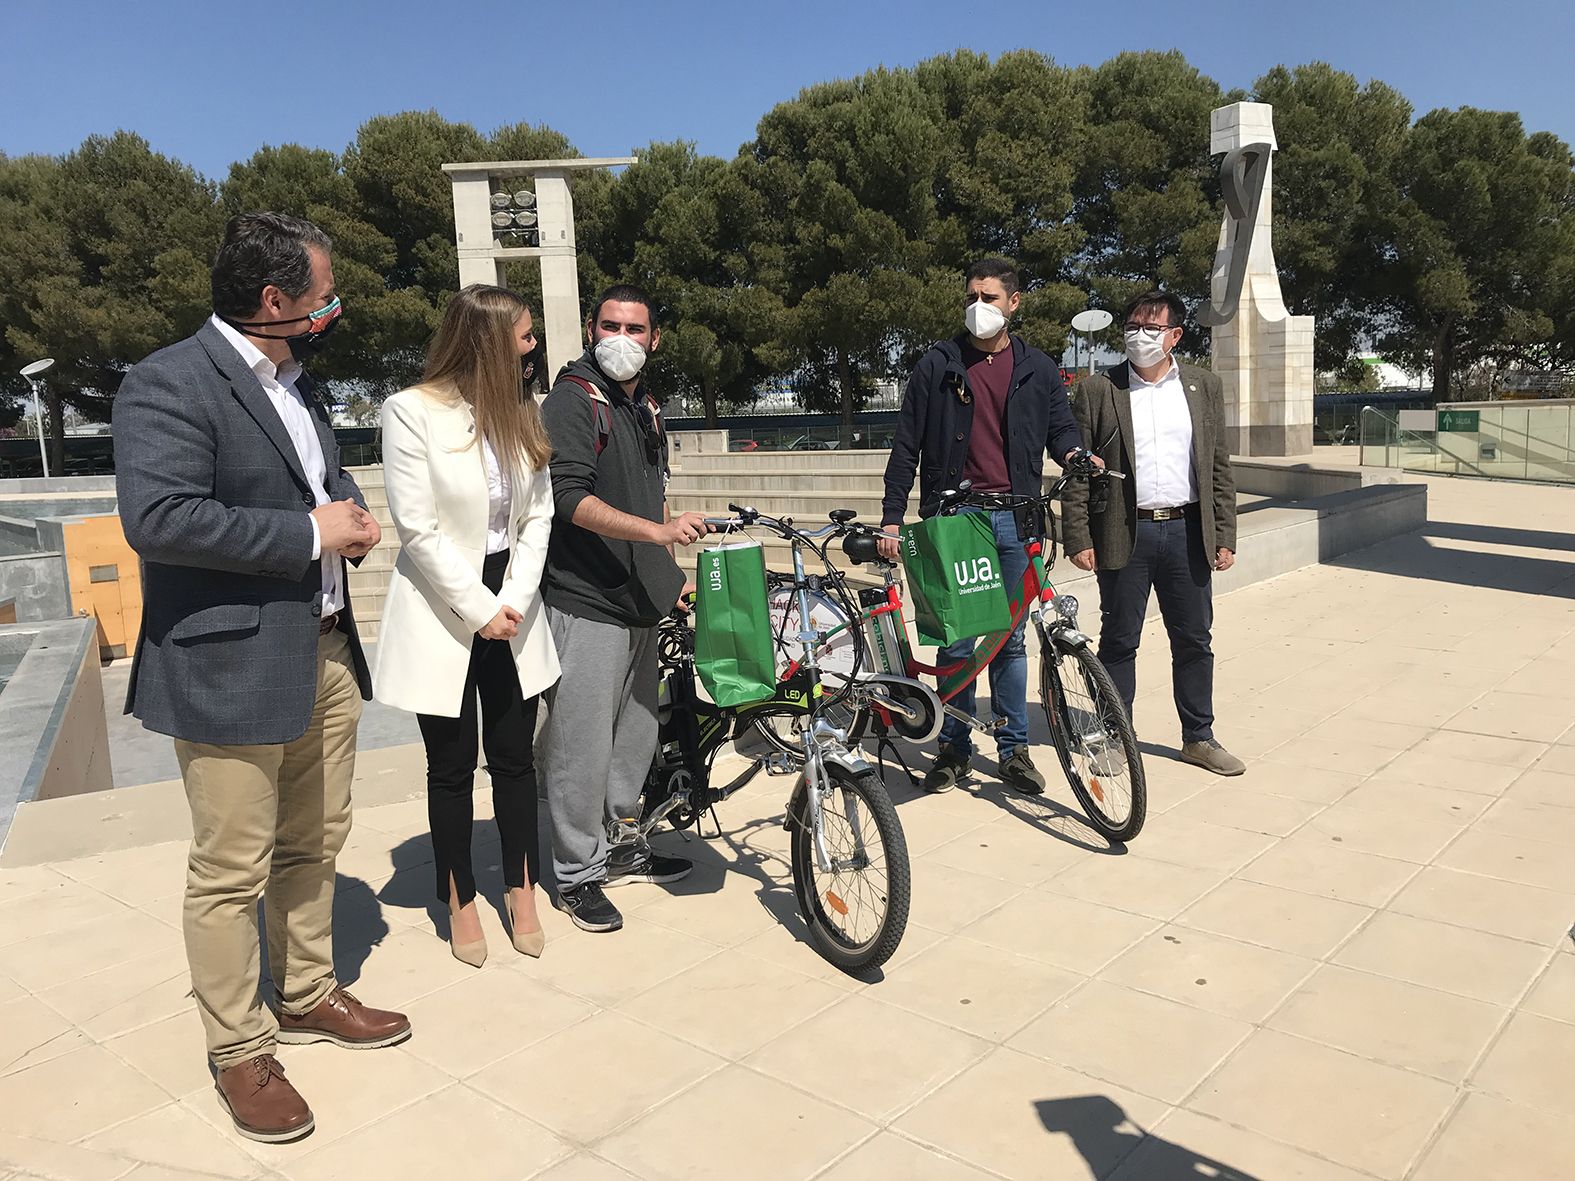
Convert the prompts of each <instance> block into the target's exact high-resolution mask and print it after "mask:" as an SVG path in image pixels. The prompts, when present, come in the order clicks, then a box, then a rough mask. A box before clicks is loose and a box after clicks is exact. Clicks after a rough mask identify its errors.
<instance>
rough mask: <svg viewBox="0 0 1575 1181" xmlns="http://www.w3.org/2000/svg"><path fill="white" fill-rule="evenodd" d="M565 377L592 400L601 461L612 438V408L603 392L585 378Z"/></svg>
mask: <svg viewBox="0 0 1575 1181" xmlns="http://www.w3.org/2000/svg"><path fill="white" fill-rule="evenodd" d="M563 376H564V378H565V379H566V380H568V381H572V382H573V383H574V384H575V385H577V386H579V387H580V388H581V389H582V390H584V391H585V396H586V397H587V398H589V399H590V402H591V418H592V419H593V420H594V421H595V423H596V458H598V459H600V458H601V455H602V452H603V451H605V450H606V449H607V440H608V439H610V438H612V406H611V405H609V404H608V401H607V399H606V398H605V397H604V396H603V395H602V393H601V391H600V390H598V389H597V388H596V387H595V386H593V385H592V384H591V383H590V382H588V381H586V380H585V379H584V378H583V377H576V376H575V375H574V374H572V373H565V374H564V375H563Z"/></svg>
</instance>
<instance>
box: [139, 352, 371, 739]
mask: <svg viewBox="0 0 1575 1181" xmlns="http://www.w3.org/2000/svg"><path fill="white" fill-rule="evenodd" d="M296 388H297V389H298V390H299V391H300V392H301V394H302V395H303V397H304V398H305V399H306V403H307V406H308V407H309V408H310V409H311V412H312V416H313V418H314V419H315V420H316V424H317V438H318V442H319V443H320V444H321V445H322V449H323V458H324V460H325V466H326V468H327V480H326V488H327V492H328V496H329V498H330V499H331V500H343V499H344V498H345V497H351V498H353V499H354V500H355V501H356V502H357V503H359V504H361V505H362V507H365V504H366V501H365V499H364V498H363V497H362V495H361V491H360V489H359V488H357V487H356V483H355V481H354V480H353V479H352V478H351V476H350V474H349V473H348V472H346V471H345V470H344V469H343V468H342V467H341V466H340V460H339V446H338V444H337V443H336V442H335V441H334V432H333V428H332V425H331V423H330V421H329V417H328V411H327V409H326V407H324V406H323V404H322V402H321V401H320V400H319V399H318V398H317V396H316V392H315V390H316V387H315V384H314V383H313V382H312V381H311V379H310V378H308V377H307V376H306V375H304V374H303V375H302V376H301V377H300V378H299V379H298V380H297V383H296ZM114 437H115V490H116V494H117V496H118V498H119V502H120V521H121V526H122V528H124V530H125V533H126V540H127V541H128V542H130V544H131V547H132V549H134V550H136V551H137V554H138V555H139V556H140V557H141V559H142V629H141V634H140V635H139V636H138V638H137V647H136V653H135V656H134V658H133V661H132V666H131V683H130V688H129V689H128V691H127V694H126V712H127V713H132V714H135V715H136V716H137V717H138V718H140V719H141V720H142V724H143V725H144V726H146V727H147V728H148V729H150V730H153V731H156V732H158V733H161V734H169V735H171V736H173V737H175V738H183V739H186V740H187V741H190V742H202V743H214V744H218V745H227V746H229V745H254V744H255V745H262V744H276V743H283V742H292V741H294V740H295V739H297V738H299V737H300V736H301V735H302V734H304V733H305V732H306V727H307V725H308V723H309V722H310V721H311V717H312V710H313V708H314V707H315V705H316V701H317V645H318V625H319V623H320V620H321V616H322V606H321V602H320V597H321V592H322V573H321V570H322V566H321V563H320V561H318V560H316V559H314V558H313V557H312V523H311V520H310V519H309V514H310V513H311V510H312V507H313V505H314V504H315V498H314V497H313V495H312V490H311V485H310V484H309V483H308V482H307V478H306V473H305V472H304V471H303V470H302V468H301V461H300V458H299V457H298V456H297V455H296V451H295V447H294V445H293V444H292V443H291V441H290V436H289V434H288V432H287V431H286V430H285V426H284V422H283V420H282V419H281V418H280V417H279V413H278V411H277V410H275V409H274V406H273V403H272V402H270V401H269V400H268V395H267V393H266V392H265V391H264V390H263V387H262V383H261V382H259V381H258V380H257V376H256V374H254V373H253V372H252V371H251V369H249V368H248V367H247V365H246V364H245V362H244V361H242V359H241V357H240V354H238V353H237V352H236V351H235V349H234V347H233V346H232V345H231V344H230V343H229V342H228V341H227V340H225V339H224V336H223V335H222V334H221V333H220V332H219V330H218V329H217V328H215V327H214V326H213V324H212V323H211V322H210V323H206V324H204V325H203V326H202V328H201V329H199V330H198V332H197V334H196V335H195V336H191V337H188V338H187V339H185V340H183V341H180V342H179V343H178V344H173V345H170V346H169V347H168V348H165V349H161V350H159V351H158V352H156V353H154V354H153V355H152V356H151V357H148V358H147V359H146V360H144V361H142V362H141V363H139V364H138V365H136V366H134V367H133V368H132V370H131V372H129V373H128V374H126V377H125V380H123V381H122V382H121V386H120V391H119V392H118V393H117V394H116V395H115V412H114ZM347 583H348V580H347ZM339 627H340V628H341V629H343V630H344V631H345V633H346V634H347V635H348V637H349V640H350V651H351V655H352V658H353V660H354V664H355V671H356V677H357V679H358V681H359V682H360V686H361V695H362V696H363V697H366V698H370V696H371V688H372V684H371V676H370V675H369V673H368V670H367V664H366V659H365V657H364V656H363V654H362V652H361V642H360V638H359V636H358V634H357V632H356V625H355V615H354V612H353V610H352V609H351V603H350V590H349V586H348V585H346V587H345V609H344V611H342V612H341V613H340V620H339Z"/></svg>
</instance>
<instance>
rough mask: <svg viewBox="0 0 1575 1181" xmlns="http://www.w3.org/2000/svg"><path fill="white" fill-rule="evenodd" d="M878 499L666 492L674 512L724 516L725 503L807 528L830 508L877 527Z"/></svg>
mask: <svg viewBox="0 0 1575 1181" xmlns="http://www.w3.org/2000/svg"><path fill="white" fill-rule="evenodd" d="M880 502H881V498H880V495H879V493H875V492H866V493H859V492H856V491H845V492H771V491H768V490H765V489H735V490H733V491H726V492H724V491H721V490H715V491H713V490H709V489H693V490H689V489H669V490H668V503H669V504H670V505H671V507H672V509H673V511H674V512H702V513H705V514H707V515H708V516H726V515H727V506H728V504H729V503H732V504H738V505H745V506H748V507H750V508H756V509H759V510H760V511H761V512H762V513H765V514H766V515H767V516H770V517H782V516H788V517H792V518H793V519H794V520H795V521H796V522H798V523H799V524H801V525H804V526H807V527H809V528H814V529H818V528H819V527H820V526H822V525H824V524H825V523H826V522H827V521H828V520H829V514H830V512H831V510H832V509H839V508H847V509H853V510H854V511H855V512H857V513H858V514H859V515H858V518H857V519H858V520H860V521H864V522H867V523H868V524H871V525H878V524H880V513H881V504H880Z"/></svg>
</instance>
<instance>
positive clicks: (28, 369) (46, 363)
mask: <svg viewBox="0 0 1575 1181" xmlns="http://www.w3.org/2000/svg"><path fill="white" fill-rule="evenodd" d="M54 363H55V359H54V358H53V357H45V358H44V359H43V360H42V361H34V362H33V363H32V364H31V365H23V366H22V376H23V377H25V378H27V384H28V385H29V386H31V387H32V389H33V421H34V422H36V423H37V424H38V458H39V460H40V461H41V462H42V463H43V465H44V479H46V480H47V479H49V454H48V452H46V451H45V450H44V411H43V408H42V405H41V404H40V402H39V400H38V382H37V381H36V380H35V378H37V377H38V375H39V374H40V373H42V372H43V371H44V370H46V369H48V368H49V367H50V366H51V365H53V364H54Z"/></svg>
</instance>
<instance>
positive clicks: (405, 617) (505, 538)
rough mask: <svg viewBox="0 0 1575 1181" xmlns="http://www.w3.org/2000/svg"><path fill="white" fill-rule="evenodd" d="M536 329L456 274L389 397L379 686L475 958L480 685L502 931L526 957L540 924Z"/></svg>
mask: <svg viewBox="0 0 1575 1181" xmlns="http://www.w3.org/2000/svg"><path fill="white" fill-rule="evenodd" d="M535 346H536V337H535V332H534V329H533V324H532V321H531V314H530V309H529V307H528V306H527V305H526V303H525V301H524V300H523V299H521V298H520V297H519V296H518V295H515V294H514V293H513V292H512V291H506V290H504V289H503V288H501V287H486V286H481V285H476V286H471V287H467V288H465V289H464V290H463V291H461V292H460V293H459V294H458V295H457V296H455V297H454V299H453V300H452V301H451V302H450V303H449V305H448V309H447V311H446V313H445V314H444V316H443V323H442V326H441V327H440V328H439V329H438V332H437V336H436V337H435V338H434V340H433V342H432V347H431V349H430V350H429V351H428V354H427V365H426V372H425V374H424V375H423V377H422V382H421V384H420V385H418V386H416V387H414V388H412V389H408V390H401V391H400V392H399V393H397V394H395V395H394V396H393V397H391V398H389V399H388V400H387V401H386V402H384V403H383V478H384V480H385V481H386V483H387V487H388V508H389V512H390V514H391V515H392V516H393V518H394V527H395V528H396V529H397V530H398V533H399V542H400V546H401V547H402V548H401V549H400V553H399V558H398V560H397V562H396V563H395V566H394V574H393V579H392V581H391V582H390V583H389V587H388V600H387V602H386V603H385V605H384V607H383V623H382V628H381V630H380V631H379V634H378V642H377V652H376V658H375V660H374V663H373V670H372V691H373V695H374V696H375V697H376V698H377V700H379V701H383V702H386V703H388V704H389V705H392V706H396V707H397V708H399V709H407V710H410V711H412V712H413V713H415V714H416V715H417V721H418V722H419V723H420V725H421V737H422V740H423V741H424V742H425V744H426V748H427V814H428V817H429V819H430V821H431V826H432V849H433V852H434V854H435V855H436V861H437V867H436V868H437V896H438V900H439V901H440V902H442V903H444V904H446V905H447V906H448V909H449V918H450V933H449V946H450V948H451V950H452V951H453V954H454V956H455V958H457V959H459V960H462V961H463V962H465V963H467V964H470V965H472V966H474V967H478V968H479V967H480V966H481V965H482V963H483V962H484V961H485V960H486V957H487V944H486V939H485V937H484V936H483V934H482V930H481V919H480V915H479V914H478V913H477V910H476V902H475V898H476V881H475V876H474V875H473V873H472V871H471V861H470V843H471V828H472V815H473V811H472V807H471V787H472V782H473V780H474V777H475V770H476V756H477V741H476V715H477V700H478V698H479V700H480V714H481V731H482V737H481V743H482V745H483V746H484V747H485V750H486V756H487V771H488V774H489V775H490V776H491V778H492V799H493V808H494V812H495V815H496V817H497V825H498V835H499V836H500V838H501V839H502V854H503V881H504V884H505V886H506V887H507V896H506V898H505V909H506V912H507V914H508V916H509V925H510V936H511V940H512V942H513V944H514V946H515V948H516V949H517V950H519V951H521V952H523V953H525V954H526V955H532V956H536V955H540V954H541V950H542V946H543V944H544V943H545V941H546V937H545V936H544V935H543V933H542V927H541V921H540V919H539V917H538V915H537V912H536V897H535V890H534V883H535V882H536V881H537V865H536V862H537V850H538V838H537V828H536V771H535V764H534V762H533V759H532V753H531V744H532V741H533V738H534V735H535V729H536V724H535V723H536V704H537V699H538V697H539V695H540V694H541V693H542V691H543V690H545V689H547V688H548V687H549V686H551V685H552V684H554V683H555V682H556V681H557V679H558V655H557V652H556V650H555V649H554V647H553V642H552V636H551V634H550V633H549V632H548V630H547V618H546V612H545V610H544V608H543V606H542V602H541V595H540V593H539V590H540V585H541V572H542V565H543V563H544V562H545V561H546V558H547V539H548V536H549V535H550V533H551V531H552V512H553V500H552V482H551V478H550V477H549V476H548V472H547V461H548V460H549V459H550V458H551V455H552V448H551V445H550V444H549V443H548V441H547V433H546V430H545V428H544V427H543V426H542V422H541V416H540V414H539V413H538V412H537V409H536V404H535V402H534V401H533V400H532V399H530V398H527V397H525V396H523V391H522V382H521V363H522V362H521V358H522V357H524V356H525V355H526V354H528V353H530V352H532V351H533V350H534V349H535Z"/></svg>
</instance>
